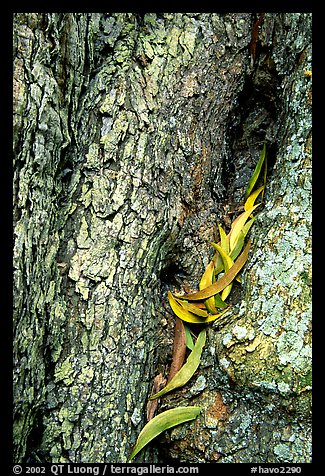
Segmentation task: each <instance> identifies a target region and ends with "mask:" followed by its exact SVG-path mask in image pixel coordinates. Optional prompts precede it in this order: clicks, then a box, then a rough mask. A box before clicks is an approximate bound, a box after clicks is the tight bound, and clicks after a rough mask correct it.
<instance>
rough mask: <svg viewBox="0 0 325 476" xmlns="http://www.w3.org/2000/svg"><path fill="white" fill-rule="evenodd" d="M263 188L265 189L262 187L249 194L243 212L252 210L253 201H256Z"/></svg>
mask: <svg viewBox="0 0 325 476" xmlns="http://www.w3.org/2000/svg"><path fill="white" fill-rule="evenodd" d="M264 188H265V186H264V185H262V186H261V187H259V188H258V189H257V190H255V191H254V192H252V193H251V194H250V196H249V197H248V198H247V200H246V202H245V205H244V210H245V211H248V210H250V209H251V208H253V206H254V203H255V200H256V199H257V197H258V196H259V194H260V193H261V192H262V191H263V190H264Z"/></svg>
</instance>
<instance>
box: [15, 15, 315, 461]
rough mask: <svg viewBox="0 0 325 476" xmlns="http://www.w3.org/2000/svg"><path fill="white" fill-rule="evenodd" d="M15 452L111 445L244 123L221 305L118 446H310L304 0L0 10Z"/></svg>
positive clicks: (203, 451)
mask: <svg viewBox="0 0 325 476" xmlns="http://www.w3.org/2000/svg"><path fill="white" fill-rule="evenodd" d="M14 32H15V33H14V48H15V57H14V113H15V114H14V151H15V165H14V199H15V202H14V232H15V248H14V270H15V271H14V304H15V309H14V316H15V320H14V326H15V327H14V329H15V338H14V339H15V340H14V358H15V367H14V397H15V398H14V413H15V420H14V421H15V423H14V443H15V460H16V461H17V462H21V461H27V462H33V461H34V462H54V463H56V462H125V461H127V459H128V456H129V455H130V452H131V449H132V446H133V445H134V443H135V441H136V438H137V436H138V434H139V432H140V430H141V429H142V427H143V426H144V424H145V423H146V419H145V415H146V405H147V399H148V396H149V395H150V393H151V388H152V384H153V379H154V377H155V375H157V374H159V373H160V372H162V373H163V374H164V375H165V376H167V374H168V367H169V365H170V361H171V352H172V347H173V345H172V342H173V328H174V323H175V317H174V316H173V314H172V312H171V311H170V309H169V306H168V302H167V290H168V289H171V290H176V289H177V290H178V291H179V290H181V289H182V285H183V284H187V285H189V286H192V287H193V288H196V287H197V285H198V280H199V278H200V276H201V275H202V272H203V270H204V268H205V266H206V264H207V263H208V261H209V260H210V259H211V256H212V254H213V250H212V249H211V246H210V241H213V240H215V239H216V232H217V223H222V224H224V226H229V219H230V220H232V218H233V216H235V215H233V214H231V212H232V207H233V206H236V204H238V203H240V200H241V197H242V195H243V192H244V190H245V187H246V185H247V182H248V179H249V177H250V176H251V174H252V171H253V169H254V167H255V164H256V162H257V160H258V157H259V154H260V152H261V149H262V147H263V143H264V141H266V143H267V147H268V157H269V171H268V186H267V192H266V197H265V206H264V208H263V210H262V211H261V212H260V214H259V216H258V219H257V220H256V222H255V224H254V226H253V228H252V229H251V239H252V242H253V246H252V252H251V253H250V257H249V261H248V263H247V265H246V267H245V272H244V275H243V283H242V286H241V288H239V287H238V288H237V291H236V293H235V298H233V303H232V304H233V306H232V312H231V315H230V316H229V315H228V317H227V318H225V319H221V320H220V322H219V321H216V322H215V323H214V324H211V325H209V331H208V339H207V344H206V346H205V349H204V355H203V360H202V363H201V365H200V367H199V370H198V372H197V374H196V376H194V377H193V379H192V380H191V381H190V382H189V383H188V384H187V385H186V386H185V387H184V388H183V389H182V390H180V391H177V392H174V393H173V394H172V395H171V396H170V397H164V399H163V400H162V401H161V403H160V408H159V409H158V411H162V410H163V409H166V408H171V407H175V406H177V405H179V404H181V403H182V404H185V405H188V404H195V405H199V406H200V407H201V408H202V409H203V411H202V414H201V416H200V417H199V418H198V419H197V420H195V421H194V422H191V423H186V424H184V425H181V426H179V427H176V428H175V429H174V430H172V431H168V432H166V433H165V434H163V435H162V436H161V437H160V438H159V439H157V440H153V442H152V443H151V444H150V445H148V447H147V448H146V449H145V450H143V451H142V452H140V453H139V454H138V456H137V457H136V459H135V461H136V462H166V461H173V462H190V463H197V462H216V461H218V462H221V463H226V462H255V463H256V462H309V461H310V458H311V456H310V418H311V417H310V389H311V382H310V378H311V377H310V374H311V352H310V314H311V312H310V305H311V297H310V281H311V259H310V247H311V229H310V228H311V217H310V214H311V187H310V184H311V178H310V177H311V170H310V169H311V78H310V77H309V76H310V75H309V73H308V72H307V73H306V71H307V70H310V65H311V14H302V13H283V14H270V13H267V14H254V13H231V14H221V13H209V14H208V13H196V14H194V13H191V14H181V13H173V14H167V13H160V14H158V13H148V14H145V15H143V16H140V15H138V14H132V13H116V14H104V13H98V14H95V13H67V14H63V13H44V14H43V13H42V14H41V13H29V14H23V13H19V14H16V15H15V17H14Z"/></svg>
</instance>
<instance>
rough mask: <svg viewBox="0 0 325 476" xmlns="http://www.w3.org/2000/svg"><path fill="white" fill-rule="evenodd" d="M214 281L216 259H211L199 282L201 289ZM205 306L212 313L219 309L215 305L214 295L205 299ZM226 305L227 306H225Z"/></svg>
mask: <svg viewBox="0 0 325 476" xmlns="http://www.w3.org/2000/svg"><path fill="white" fill-rule="evenodd" d="M213 282H214V261H213V260H212V261H210V263H209V264H208V266H207V268H206V270H205V272H204V273H203V276H202V278H201V281H200V283H199V289H200V290H201V289H205V288H207V287H208V286H210V285H211V284H213ZM204 304H205V307H206V308H207V310H208V311H209V312H210V313H211V314H217V313H218V309H217V308H216V306H215V299H214V296H211V297H210V298H208V299H206V300H205V301H204ZM223 307H225V306H223Z"/></svg>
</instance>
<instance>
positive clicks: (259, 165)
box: [244, 144, 266, 201]
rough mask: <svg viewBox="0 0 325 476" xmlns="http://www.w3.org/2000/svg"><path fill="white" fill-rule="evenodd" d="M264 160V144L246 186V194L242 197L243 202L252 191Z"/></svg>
mask: <svg viewBox="0 0 325 476" xmlns="http://www.w3.org/2000/svg"><path fill="white" fill-rule="evenodd" d="M265 158H266V144H264V147H263V149H262V152H261V156H260V158H259V161H258V162H257V164H256V167H255V170H254V172H253V175H252V177H251V179H250V181H249V182H248V185H247V189H246V192H245V196H244V200H245V201H246V200H247V198H248V197H249V195H250V193H251V191H252V190H253V188H254V185H255V184H256V181H257V179H258V177H259V175H260V172H261V169H262V165H263V162H264V160H265ZM264 180H265V177H264Z"/></svg>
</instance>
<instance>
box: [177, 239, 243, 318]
mask: <svg viewBox="0 0 325 476" xmlns="http://www.w3.org/2000/svg"><path fill="white" fill-rule="evenodd" d="M250 245H251V242H250V241H248V242H247V245H246V246H245V248H244V250H243V252H242V253H241V254H240V255H239V256H238V258H237V260H236V261H235V263H234V265H233V266H232V267H231V268H230V269H229V271H227V272H226V273H225V274H224V275H223V276H222V278H220V279H218V281H216V282H215V283H214V284H211V286H208V287H207V288H205V289H202V291H198V292H196V293H191V294H184V295H183V296H181V295H179V294H175V296H177V297H178V298H181V299H186V300H187V301H201V300H203V299H207V298H209V297H210V296H214V295H215V294H217V293H219V292H220V291H222V290H223V289H224V288H225V287H226V286H228V284H230V283H231V281H232V280H233V279H234V278H235V276H236V274H238V273H239V271H240V270H241V269H242V267H243V266H244V264H245V263H246V261H247V258H248V252H249V249H250ZM205 322H207V321H205Z"/></svg>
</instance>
